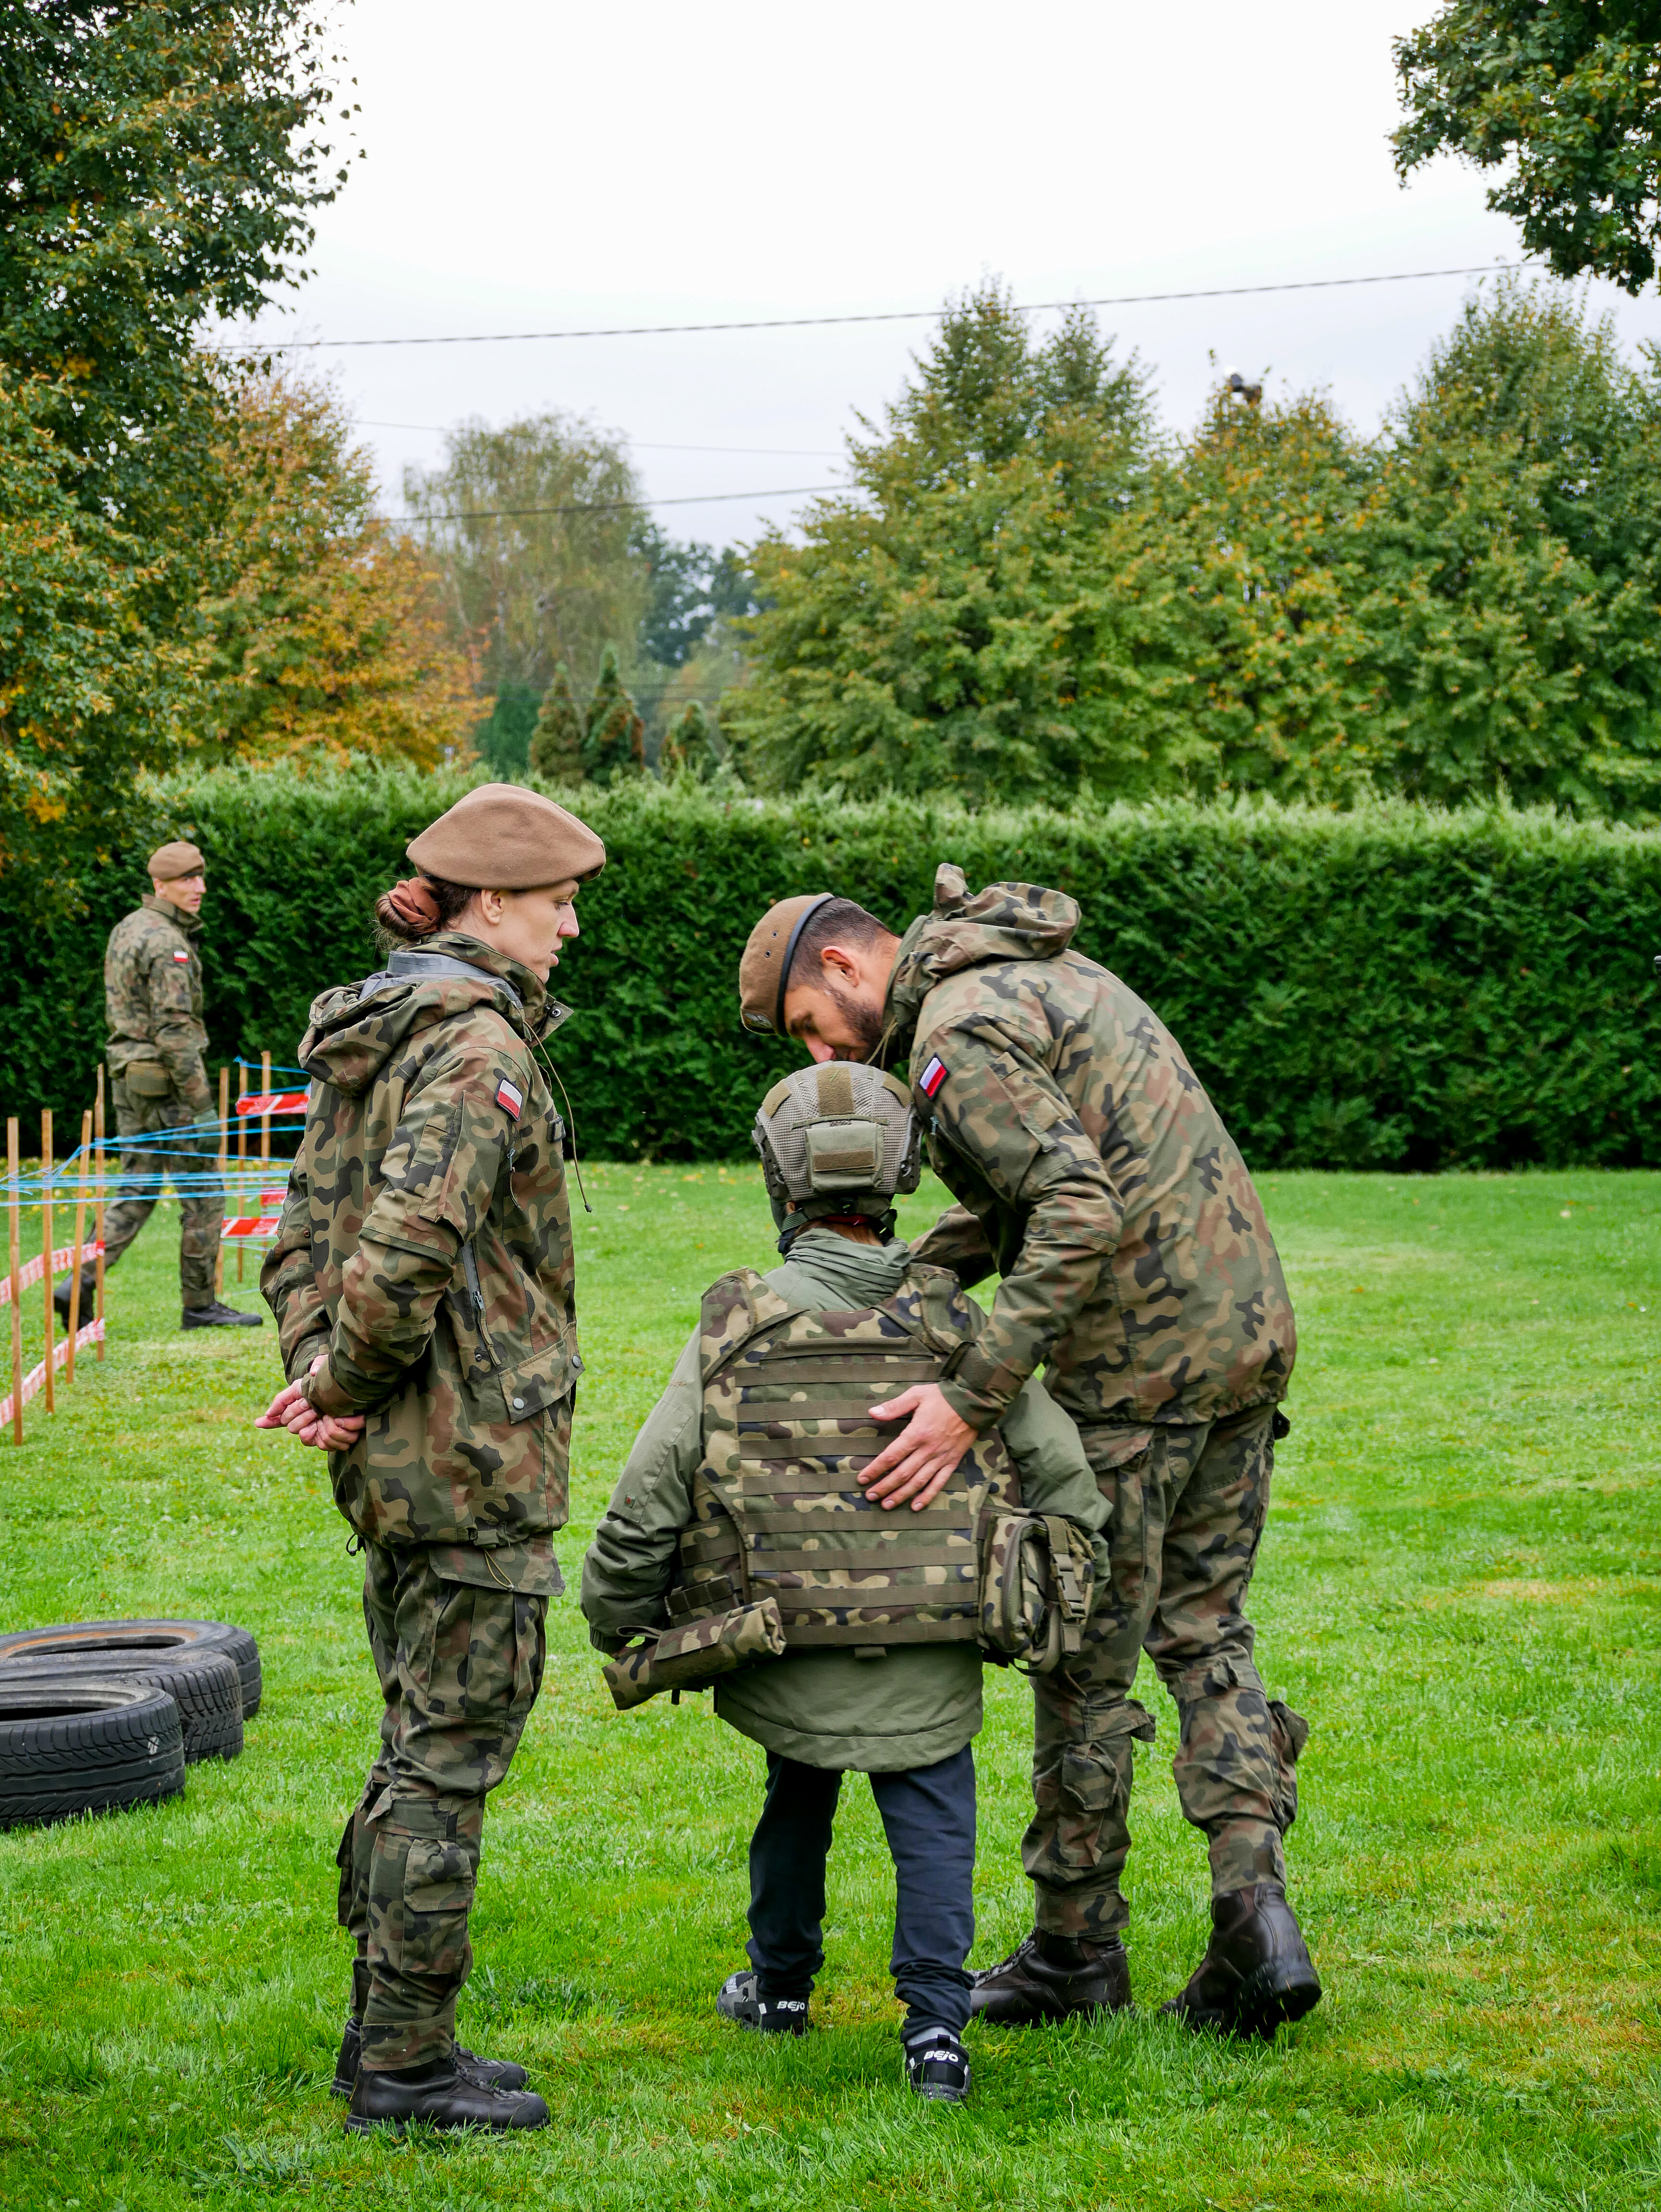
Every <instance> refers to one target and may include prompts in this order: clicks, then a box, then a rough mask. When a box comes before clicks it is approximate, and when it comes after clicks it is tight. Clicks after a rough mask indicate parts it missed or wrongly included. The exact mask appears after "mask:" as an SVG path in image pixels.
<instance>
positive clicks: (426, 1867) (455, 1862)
mask: <svg viewBox="0 0 1661 2212" xmlns="http://www.w3.org/2000/svg"><path fill="white" fill-rule="evenodd" d="M472 1901H473V1857H472V1852H471V1851H470V1850H468V1848H467V1846H466V1844H463V1843H447V1842H441V1841H440V1840H439V1839H438V1838H436V1837H430V1836H414V1837H411V1840H410V1850H409V1856H408V1857H406V1858H405V1862H404V1911H405V1921H406V1929H405V1935H406V1941H407V1938H408V1934H409V1928H408V1923H411V1922H413V1921H415V1920H417V1919H419V1918H433V1917H438V1918H441V1919H449V1918H452V1917H453V1916H454V1915H456V1914H458V1913H459V1914H461V1915H462V1916H463V1917H465V1915H466V1913H467V1911H468V1909H469V1908H470V1906H471V1905H472Z"/></svg>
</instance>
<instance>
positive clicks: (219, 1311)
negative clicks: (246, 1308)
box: [179, 1298, 265, 1328]
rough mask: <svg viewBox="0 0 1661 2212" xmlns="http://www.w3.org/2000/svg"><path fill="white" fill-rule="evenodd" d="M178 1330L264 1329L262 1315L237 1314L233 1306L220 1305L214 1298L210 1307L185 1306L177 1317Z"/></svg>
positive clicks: (263, 1316)
mask: <svg viewBox="0 0 1661 2212" xmlns="http://www.w3.org/2000/svg"><path fill="white" fill-rule="evenodd" d="M179 1327H180V1328H265V1315H264V1314H250V1313H239V1312H238V1311H237V1310H236V1308H235V1307H234V1306H228V1305H222V1304H221V1303H220V1301H219V1300H218V1299H217V1298H216V1299H215V1300H214V1301H213V1303H212V1304H210V1305H205V1306H186V1309H185V1310H184V1312H183V1313H182V1314H181V1315H180V1316H179Z"/></svg>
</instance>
